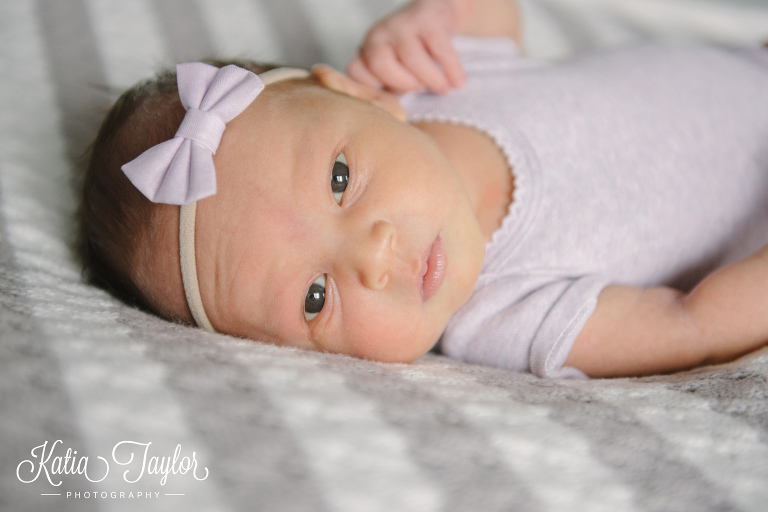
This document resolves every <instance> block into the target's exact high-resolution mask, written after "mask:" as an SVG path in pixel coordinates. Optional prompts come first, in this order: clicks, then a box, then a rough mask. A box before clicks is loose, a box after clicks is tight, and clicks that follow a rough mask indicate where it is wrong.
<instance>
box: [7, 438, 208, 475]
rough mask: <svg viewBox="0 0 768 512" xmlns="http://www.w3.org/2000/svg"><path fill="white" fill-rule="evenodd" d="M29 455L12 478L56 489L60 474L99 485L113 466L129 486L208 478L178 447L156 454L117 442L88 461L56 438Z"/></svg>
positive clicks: (147, 446)
mask: <svg viewBox="0 0 768 512" xmlns="http://www.w3.org/2000/svg"><path fill="white" fill-rule="evenodd" d="M30 455H31V458H29V459H25V460H23V461H21V462H20V463H19V465H18V466H16V477H17V478H18V479H19V481H20V482H22V483H25V484H30V483H32V482H35V481H37V480H38V479H42V478H45V479H47V480H48V482H49V483H50V484H51V485H52V486H54V487H58V486H60V485H61V483H62V481H63V480H62V475H78V476H80V477H82V478H85V479H86V480H88V482H91V483H99V482H103V481H104V479H106V478H107V476H108V475H109V473H110V470H111V469H112V468H113V467H114V468H115V470H117V471H122V480H124V481H125V482H127V483H129V484H135V483H139V482H142V481H144V482H145V483H146V480H147V479H156V482H157V483H159V484H160V485H165V484H166V483H167V482H168V479H169V477H171V478H180V477H181V476H183V475H188V476H187V478H188V477H189V476H192V477H193V478H195V480H205V479H206V478H208V468H207V467H205V466H203V467H201V466H200V465H199V464H198V461H197V454H196V453H195V452H194V451H193V452H192V453H191V454H188V453H186V454H185V453H184V452H183V451H182V447H181V445H180V444H177V445H176V449H175V450H174V451H173V453H172V454H171V453H166V454H162V453H159V454H158V453H155V451H154V450H153V449H152V443H151V442H147V443H141V442H138V441H120V442H119V443H117V444H115V445H114V447H113V448H112V453H111V454H110V457H109V458H106V457H102V456H101V455H99V456H97V457H96V458H95V459H92V458H90V457H88V456H84V455H82V454H78V452H77V450H73V449H72V448H71V447H66V449H65V447H64V443H63V441H62V440H61V439H58V440H56V441H54V442H53V443H49V442H48V441H45V442H44V443H43V444H41V445H39V446H35V447H34V448H32V450H31V452H30Z"/></svg>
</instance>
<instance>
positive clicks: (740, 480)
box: [590, 382, 768, 511]
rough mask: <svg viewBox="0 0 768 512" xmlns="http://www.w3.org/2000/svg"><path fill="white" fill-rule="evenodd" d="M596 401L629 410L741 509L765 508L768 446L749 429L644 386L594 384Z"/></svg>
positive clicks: (659, 387) (682, 396) (689, 399)
mask: <svg viewBox="0 0 768 512" xmlns="http://www.w3.org/2000/svg"><path fill="white" fill-rule="evenodd" d="M590 392H591V394H592V395H593V396H595V397H596V398H598V399H600V400H602V401H604V402H606V403H612V404H614V405H617V406H619V407H621V408H622V409H623V410H631V411H632V412H633V413H634V414H635V415H636V416H637V417H638V418H639V419H640V420H641V421H642V422H643V423H645V424H646V425H648V426H649V427H651V428H652V429H653V430H654V431H655V432H656V433H657V434H658V435H659V436H660V437H661V438H663V439H665V440H666V441H667V442H669V444H670V445H671V446H673V447H674V449H676V450H679V452H680V454H681V456H682V457H683V458H685V459H687V460H688V461H689V462H690V463H691V464H692V465H693V466H695V467H696V468H697V469H698V470H699V471H700V472H701V473H702V474H703V475H704V476H705V477H706V478H707V479H708V480H709V481H710V482H712V483H713V484H714V485H716V486H717V487H718V488H721V489H724V490H725V491H726V492H727V493H728V495H729V497H730V499H731V501H732V502H733V503H735V504H737V505H738V506H739V507H741V508H743V509H744V510H754V511H758V510H760V511H763V510H765V506H766V504H767V503H768V447H767V446H766V445H765V444H764V443H762V442H761V440H760V435H759V433H758V432H757V431H755V430H754V429H753V428H752V427H750V426H749V425H747V424H746V423H744V422H742V421H739V420H737V419H734V418H731V417H729V416H727V415H723V414H718V413H717V412H715V411H713V410H712V409H711V408H710V406H709V403H708V402H707V401H706V400H703V399H701V398H698V397H696V396H694V395H693V394H691V393H683V392H675V391H669V390H667V389H666V388H665V387H664V385H663V384H651V383H645V384H642V385H639V386H632V387H631V388H629V389H628V388H626V387H623V386H622V387H619V386H616V385H615V384H612V383H610V382H595V383H594V386H593V387H591V389H590Z"/></svg>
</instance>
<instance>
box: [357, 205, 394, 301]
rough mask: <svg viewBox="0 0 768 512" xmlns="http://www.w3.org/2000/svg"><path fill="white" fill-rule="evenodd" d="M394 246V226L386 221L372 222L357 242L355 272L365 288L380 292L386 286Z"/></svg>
mask: <svg viewBox="0 0 768 512" xmlns="http://www.w3.org/2000/svg"><path fill="white" fill-rule="evenodd" d="M394 244H395V226H394V225H393V224H392V223H391V222H389V221H386V220H379V221H376V222H374V223H373V225H372V226H371V228H370V230H369V231H368V233H366V234H365V235H364V236H363V237H361V239H360V240H358V241H357V244H356V245H357V248H356V249H357V250H356V251H355V252H356V260H357V262H356V265H357V271H358V273H359V276H360V281H361V282H362V283H363V285H364V286H365V287H367V288H370V289H372V290H380V289H382V288H384V287H385V286H386V285H387V283H388V282H389V270H390V267H391V266H392V257H393V248H394Z"/></svg>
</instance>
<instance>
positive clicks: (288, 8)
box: [252, 0, 326, 68]
mask: <svg viewBox="0 0 768 512" xmlns="http://www.w3.org/2000/svg"><path fill="white" fill-rule="evenodd" d="M252 1H254V2H259V3H261V4H262V5H263V6H264V8H265V10H266V11H268V12H269V13H270V17H271V18H272V21H273V23H274V25H275V33H276V34H277V35H278V37H279V38H280V46H281V47H282V48H283V49H284V51H283V60H284V62H282V63H281V64H286V65H289V66H298V67H305V68H308V67H310V66H312V65H313V64H316V63H318V62H324V61H326V58H324V53H323V48H322V45H321V43H320V41H318V40H317V38H316V37H315V35H314V34H313V32H312V27H311V25H310V23H309V20H308V19H307V13H306V9H304V7H303V6H302V5H301V1H300V0H252Z"/></svg>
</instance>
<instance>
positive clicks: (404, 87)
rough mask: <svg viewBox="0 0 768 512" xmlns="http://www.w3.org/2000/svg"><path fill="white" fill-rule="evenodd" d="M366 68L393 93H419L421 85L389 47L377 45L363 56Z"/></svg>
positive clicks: (421, 88)
mask: <svg viewBox="0 0 768 512" xmlns="http://www.w3.org/2000/svg"><path fill="white" fill-rule="evenodd" d="M363 61H364V63H365V65H366V67H367V68H368V69H369V70H370V72H371V73H373V75H375V76H376V78H377V79H378V80H379V81H380V82H381V83H382V84H384V85H385V86H386V87H387V88H388V89H390V90H392V91H395V92H405V91H421V90H423V89H424V84H422V83H421V82H420V81H419V80H418V79H417V78H416V77H415V76H413V74H412V73H411V72H410V71H409V70H408V69H406V68H405V67H404V66H403V65H402V64H401V63H400V61H399V60H398V59H397V56H396V55H395V51H394V49H393V48H392V47H391V46H389V45H379V46H376V47H375V48H373V49H372V50H370V51H368V52H365V53H364V54H363Z"/></svg>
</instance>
